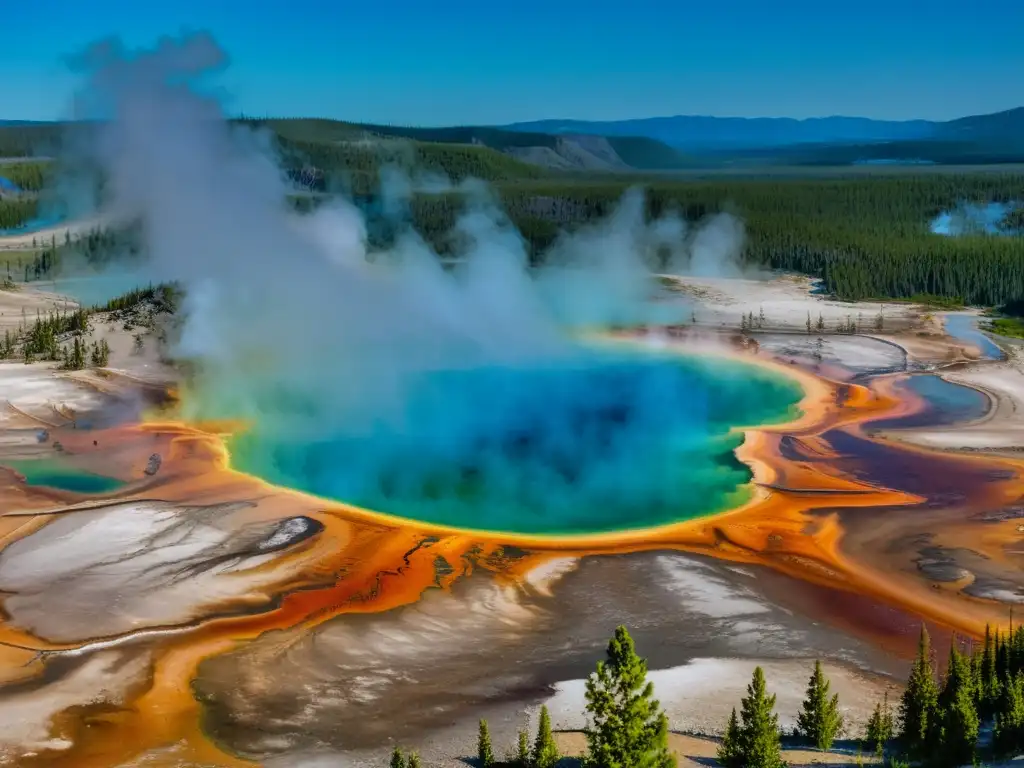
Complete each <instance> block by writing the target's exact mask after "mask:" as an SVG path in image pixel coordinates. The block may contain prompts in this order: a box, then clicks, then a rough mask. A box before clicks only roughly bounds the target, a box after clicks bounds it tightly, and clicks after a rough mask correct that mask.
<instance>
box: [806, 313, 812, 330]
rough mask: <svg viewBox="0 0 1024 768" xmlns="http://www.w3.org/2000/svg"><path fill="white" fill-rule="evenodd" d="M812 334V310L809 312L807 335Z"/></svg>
mask: <svg viewBox="0 0 1024 768" xmlns="http://www.w3.org/2000/svg"><path fill="white" fill-rule="evenodd" d="M810 332H811V312H810V310H808V311H807V333H808V334H810Z"/></svg>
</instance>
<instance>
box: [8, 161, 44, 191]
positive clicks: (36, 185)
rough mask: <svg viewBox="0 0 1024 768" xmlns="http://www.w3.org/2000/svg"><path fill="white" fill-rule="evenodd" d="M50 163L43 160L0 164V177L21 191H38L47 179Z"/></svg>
mask: <svg viewBox="0 0 1024 768" xmlns="http://www.w3.org/2000/svg"><path fill="white" fill-rule="evenodd" d="M51 171H52V165H51V163H49V162H45V161H38V160H37V161H31V162H24V163H3V164H0V177H3V178H5V179H7V180H8V181H10V182H11V183H12V184H15V185H16V186H17V187H18V189H20V190H21V191H23V192H39V191H40V190H41V189H42V188H43V187H44V186H45V185H46V183H47V181H49V179H50V173H51Z"/></svg>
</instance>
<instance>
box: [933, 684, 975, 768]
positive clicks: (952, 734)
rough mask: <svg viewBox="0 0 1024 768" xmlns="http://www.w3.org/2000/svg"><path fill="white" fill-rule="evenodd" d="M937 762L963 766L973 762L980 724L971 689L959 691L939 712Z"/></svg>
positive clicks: (951, 765) (963, 688)
mask: <svg viewBox="0 0 1024 768" xmlns="http://www.w3.org/2000/svg"><path fill="white" fill-rule="evenodd" d="M940 715H941V721H940V722H941V724H940V726H939V734H938V737H937V747H938V748H937V749H936V751H935V756H936V757H937V758H938V759H937V760H936V761H935V762H937V763H940V764H944V765H948V766H950V767H951V768H952V767H953V766H960V765H964V764H970V763H973V762H974V750H975V747H976V746H977V744H978V731H979V729H980V722H979V721H978V712H977V710H976V709H975V708H974V697H973V696H972V694H971V690H970V688H969V687H962V688H958V689H957V691H956V693H955V694H954V695H953V699H952V701H951V702H950V703H949V705H948V706H946V707H943V708H942V709H941V710H940Z"/></svg>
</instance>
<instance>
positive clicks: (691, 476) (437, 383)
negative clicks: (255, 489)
mask: <svg viewBox="0 0 1024 768" xmlns="http://www.w3.org/2000/svg"><path fill="white" fill-rule="evenodd" d="M300 390H301V388H296V390H295V391H292V392H289V391H286V390H284V389H282V388H281V387H280V384H278V385H275V388H274V389H272V390H270V389H268V390H267V391H265V392H262V393H261V394H260V403H259V406H260V409H261V412H262V413H263V414H264V415H263V416H262V417H259V418H257V419H255V420H254V421H253V423H252V424H251V425H250V427H249V428H248V429H246V430H245V431H243V432H241V433H239V434H237V435H235V436H234V437H232V438H231V439H230V440H229V449H230V452H231V459H232V466H233V467H234V468H235V469H237V470H240V471H243V472H247V473H250V474H253V475H256V476H259V477H261V478H263V479H264V480H267V481H269V482H271V483H273V484H276V485H279V486H287V487H291V488H294V489H297V490H300V491H304V492H307V493H310V494H314V495H316V496H320V497H324V498H329V499H333V500H337V501H342V502H346V503H349V504H353V505H356V506H360V507H364V508H368V509H372V510H375V511H378V512H383V513H386V514H391V515H395V516H399V517H403V518H409V519H413V520H418V521H422V522H427V523H434V524H440V525H444V526H451V527H457V528H469V529H477V530H489V531H502V532H507V533H517V534H526V535H530V534H536V535H572V534H592V533H601V532H609V531H620V530H626V529H635V528H646V527H653V526H658V525H665V524H669V523H673V522H678V521H681V520H686V519H689V518H693V517H696V516H700V515H705V514H710V513H714V512H718V511H721V510H723V509H727V508H729V507H732V506H735V505H737V504H739V503H742V502H743V501H744V500H745V499H746V497H747V495H748V494H749V489H748V487H747V485H746V484H747V483H748V481H749V479H750V472H749V470H748V469H747V467H746V466H745V465H744V464H742V463H741V462H740V461H739V460H738V459H737V458H736V457H735V455H734V451H735V449H736V448H737V446H738V445H739V444H740V442H741V441H742V439H743V435H742V433H741V432H740V431H738V430H736V429H735V428H736V427H748V426H757V425H763V424H767V423H772V422H779V421H784V420H789V419H791V418H793V417H794V416H795V415H797V411H798V409H797V404H798V403H799V401H800V399H801V397H802V394H803V393H802V390H801V388H800V387H799V385H797V384H796V383H795V382H794V381H792V380H790V379H788V378H785V377H783V376H780V375H778V374H776V373H775V372H773V371H770V370H767V369H764V368H761V367H759V366H756V365H753V364H747V363H742V362H737V361H734V360H729V359H722V358H718V357H713V356H701V355H684V354H679V353H678V352H669V351H655V350H648V349H644V350H633V349H630V350H629V351H624V350H623V349H618V348H606V347H594V348H590V347H588V348H586V349H580V350H578V351H577V353H576V354H574V355H571V356H569V357H568V358H559V359H558V360H557V361H552V362H549V363H547V364H536V363H534V364H532V365H529V366H507V367H503V366H492V367H474V368H466V369H457V370H453V369H447V370H434V371H430V372H424V373H421V374H420V375H419V376H418V377H417V379H416V381H415V382H414V384H413V385H412V386H410V387H409V389H408V390H407V394H406V396H405V397H404V398H403V400H402V405H401V408H400V412H399V413H388V414H386V415H384V414H373V415H372V417H371V418H367V419H360V420H357V422H355V423H345V422H339V421H338V420H337V419H332V418H330V410H331V407H332V404H331V403H330V402H324V401H313V400H310V399H308V398H304V397H302V396H301V395H299V394H298V392H299V391H300ZM321 416H323V419H322V421H321ZM318 423H322V424H323V425H324V426H323V428H322V429H317V428H316V427H315V426H312V425H316V424H318ZM290 424H294V425H296V428H295V429H291V428H290V427H289V425H290Z"/></svg>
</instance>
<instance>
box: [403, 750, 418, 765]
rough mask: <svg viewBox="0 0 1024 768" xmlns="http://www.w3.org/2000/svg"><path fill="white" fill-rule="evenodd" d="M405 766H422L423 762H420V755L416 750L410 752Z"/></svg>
mask: <svg viewBox="0 0 1024 768" xmlns="http://www.w3.org/2000/svg"><path fill="white" fill-rule="evenodd" d="M405 766H406V768H422V763H420V756H419V755H417V754H416V753H415V752H410V753H409V757H408V758H407V759H406V761H405Z"/></svg>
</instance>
